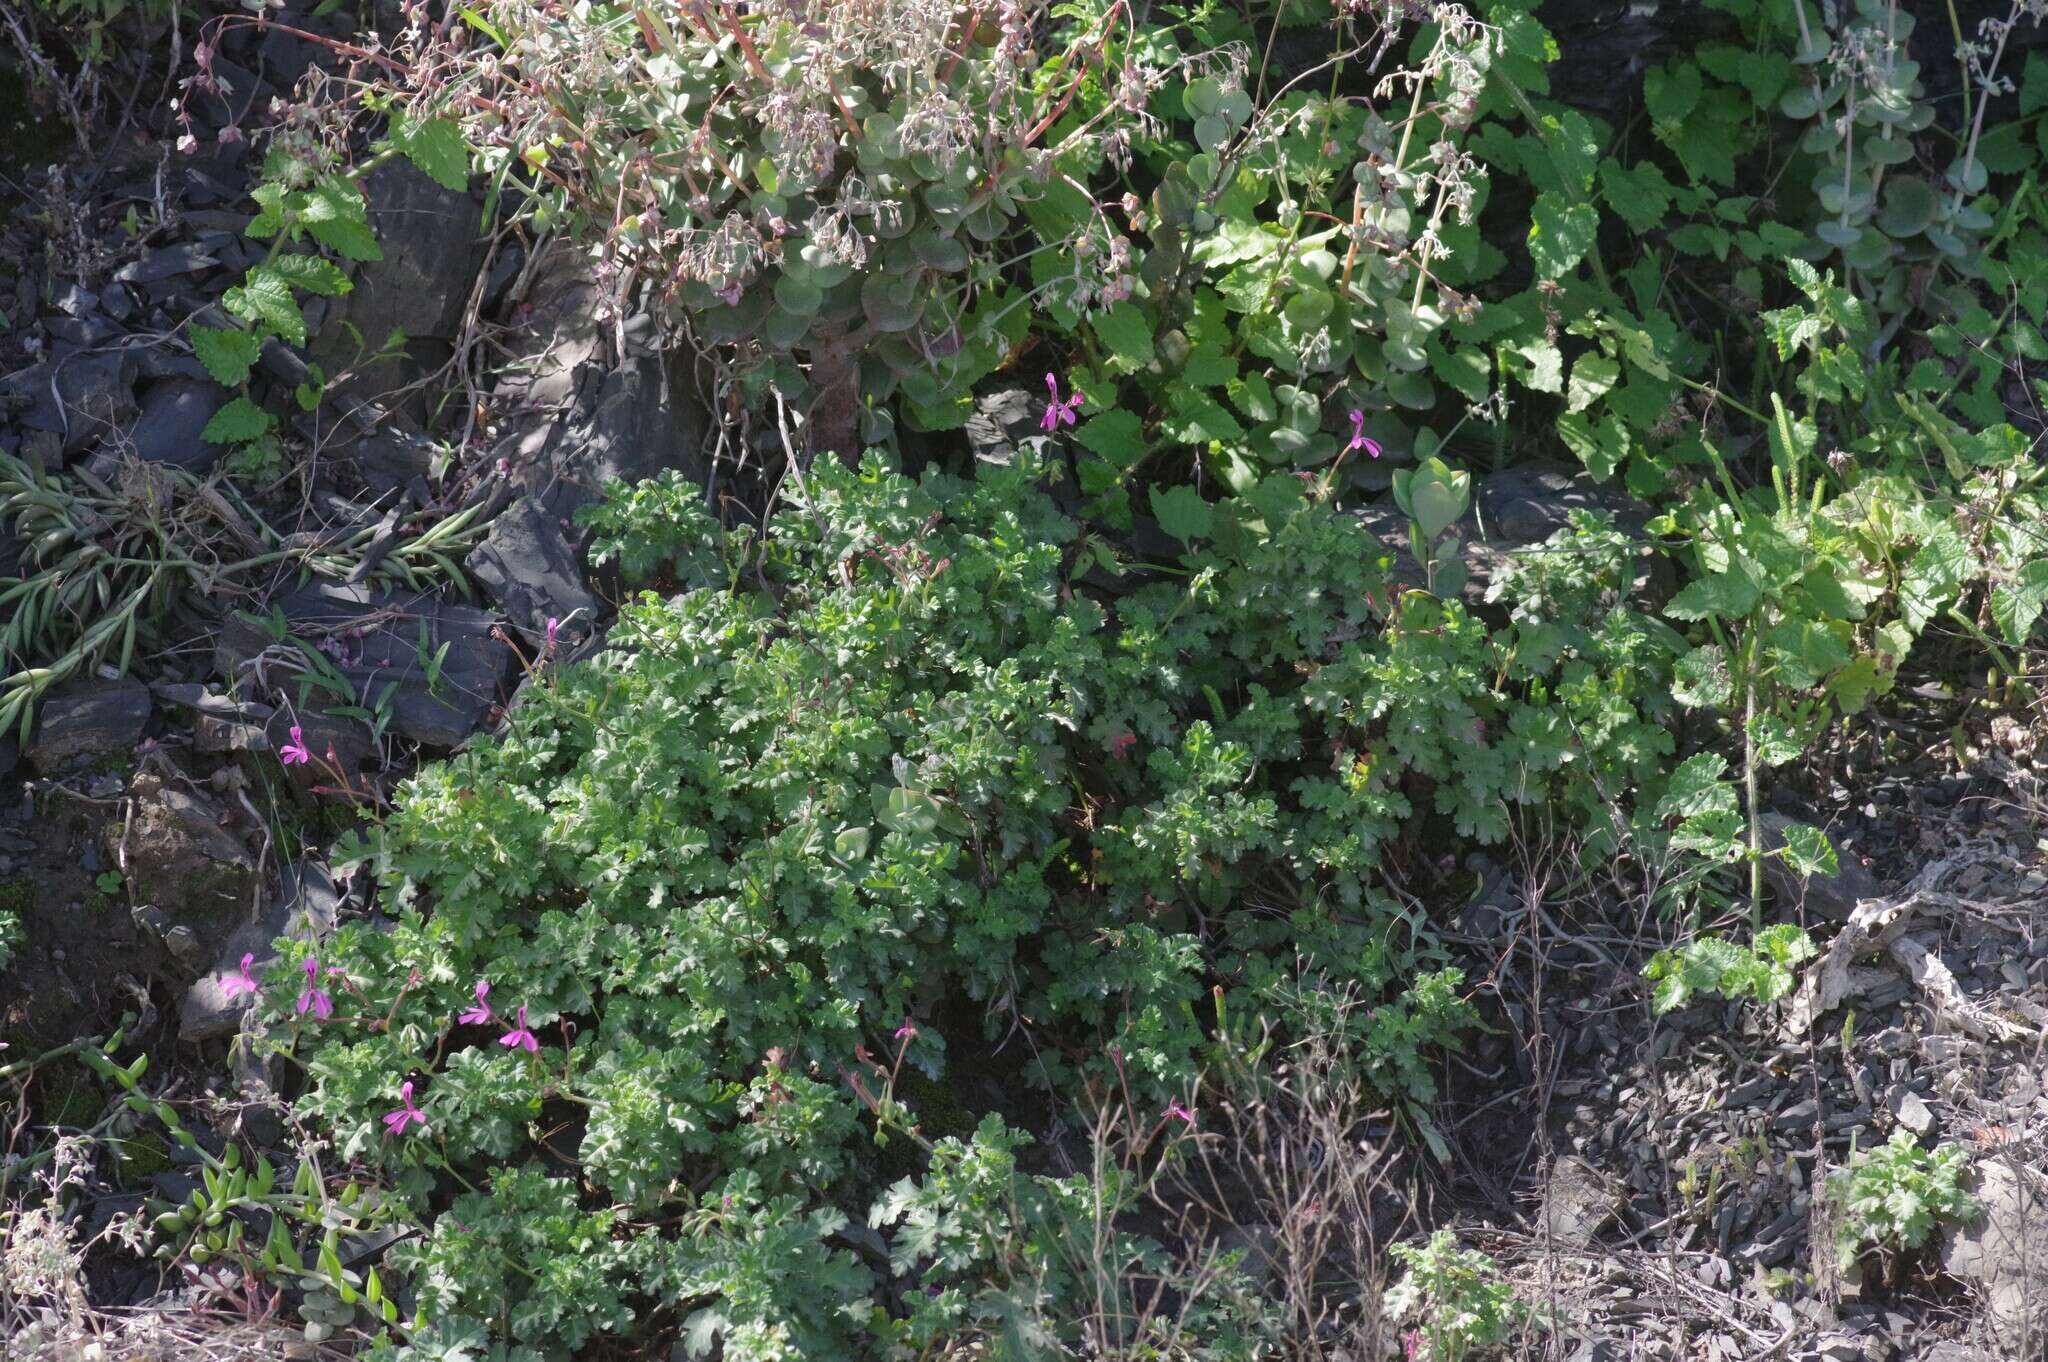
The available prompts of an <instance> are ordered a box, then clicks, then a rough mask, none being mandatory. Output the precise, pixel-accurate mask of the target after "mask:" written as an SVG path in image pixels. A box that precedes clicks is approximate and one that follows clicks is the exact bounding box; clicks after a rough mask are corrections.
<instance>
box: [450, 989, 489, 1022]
mask: <svg viewBox="0 0 2048 1362" xmlns="http://www.w3.org/2000/svg"><path fill="white" fill-rule="evenodd" d="M490 991H491V986H490V984H489V983H488V982H487V981H485V980H482V979H479V980H477V981H476V1006H475V1007H472V1008H470V1009H469V1010H468V1011H467V1012H465V1013H463V1014H462V1015H461V1016H459V1017H457V1018H456V1019H455V1020H457V1021H459V1022H463V1023H465V1024H467V1025H471V1026H476V1025H481V1024H482V1023H484V1022H488V1021H492V1020H495V1019H494V1018H493V1017H492V1016H491V1005H490V1003H488V1002H487V1001H485V999H486V997H487V996H488V995H489V994H490Z"/></svg>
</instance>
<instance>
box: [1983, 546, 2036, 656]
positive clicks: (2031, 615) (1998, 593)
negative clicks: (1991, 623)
mask: <svg viewBox="0 0 2048 1362" xmlns="http://www.w3.org/2000/svg"><path fill="white" fill-rule="evenodd" d="M2044 606H2048V558H2036V559H2035V560H2034V561H2033V562H2031V563H2029V564H2027V565H2026V566H2025V567H2023V568H2021V569H2020V571H2019V576H2018V577H2016V578H2015V579H2013V580H2012V581H2010V582H2008V583H2006V584H2005V585H2004V586H2001V587H1999V588H1998V589H1997V590H1995V591H1993V592H1992V593H1991V618H1992V619H1993V620H1995V621H1997V623H1998V631H1999V632H2000V633H2002V634H2004V635H2005V641H2006V642H2007V643H2010V644H2012V645H2013V646H2014V647H2018V646H2019V645H2021V644H2023V643H2025V642H2026V641H2027V636H2028V635H2030V634H2032V633H2033V632H2034V623H2035V621H2037V620H2039V619H2040V618H2041V610H2042V608H2043V607H2044Z"/></svg>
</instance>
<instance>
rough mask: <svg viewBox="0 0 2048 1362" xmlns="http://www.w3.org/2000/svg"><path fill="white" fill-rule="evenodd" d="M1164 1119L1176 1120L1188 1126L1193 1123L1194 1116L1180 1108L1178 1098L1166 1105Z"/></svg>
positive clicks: (1185, 1109)
mask: <svg viewBox="0 0 2048 1362" xmlns="http://www.w3.org/2000/svg"><path fill="white" fill-rule="evenodd" d="M1166 1118H1167V1119H1168V1120H1170V1121H1171V1120H1176V1119H1177V1120H1182V1121H1186V1122H1187V1123H1188V1124H1189V1125H1190V1126H1192V1125H1194V1123H1195V1114H1194V1113H1193V1112H1192V1111H1189V1110H1188V1109H1187V1108H1186V1107H1184V1106H1182V1105H1181V1104H1180V1101H1179V1099H1178V1098H1176V1099H1175V1100H1174V1101H1172V1102H1169V1103H1167V1104H1166Z"/></svg>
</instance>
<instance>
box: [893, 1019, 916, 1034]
mask: <svg viewBox="0 0 2048 1362" xmlns="http://www.w3.org/2000/svg"><path fill="white" fill-rule="evenodd" d="M916 1034H917V1028H916V1027H915V1026H912V1025H911V1024H910V1019H909V1018H908V1017H906V1018H904V1020H903V1025H901V1026H899V1027H897V1028H896V1039H898V1040H909V1039H910V1038H911V1037H912V1036H914V1035H916Z"/></svg>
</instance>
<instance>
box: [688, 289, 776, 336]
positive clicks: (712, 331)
mask: <svg viewBox="0 0 2048 1362" xmlns="http://www.w3.org/2000/svg"><path fill="white" fill-rule="evenodd" d="M769 301H770V300H769V291H768V290H767V289H764V288H752V289H748V290H747V291H746V292H744V293H742V294H741V295H740V300H739V302H737V303H735V304H733V305H731V306H729V307H727V306H717V307H708V308H706V309H704V312H703V318H702V324H703V327H704V334H705V335H707V336H709V337H710V338H711V339H712V340H715V341H719V342H722V343H726V344H730V343H731V342H733V341H740V340H747V339H750V338H752V337H754V336H756V335H759V334H760V331H761V324H762V322H764V321H765V320H767V317H768V308H769Z"/></svg>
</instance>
